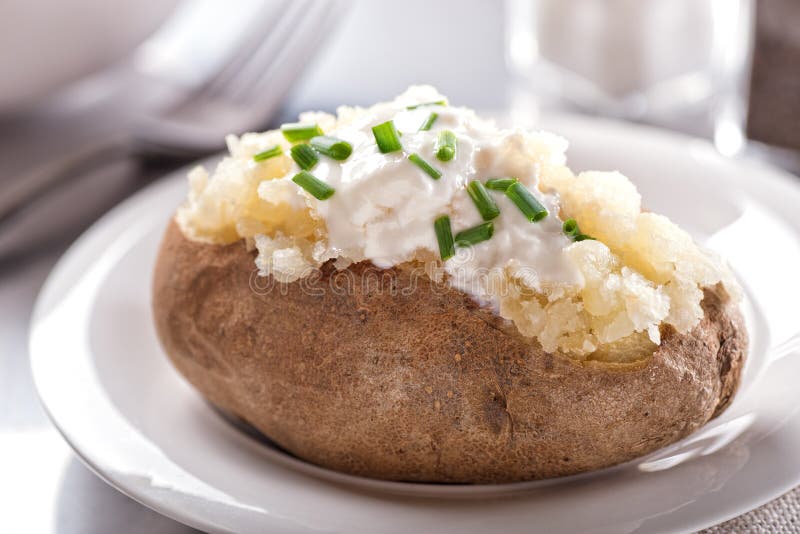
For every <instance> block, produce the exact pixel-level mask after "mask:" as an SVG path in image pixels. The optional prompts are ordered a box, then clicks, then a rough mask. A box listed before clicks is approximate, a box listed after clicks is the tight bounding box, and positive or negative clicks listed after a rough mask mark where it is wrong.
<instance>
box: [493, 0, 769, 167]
mask: <svg viewBox="0 0 800 534" xmlns="http://www.w3.org/2000/svg"><path fill="white" fill-rule="evenodd" d="M753 1H754V0H507V1H506V53H507V62H508V66H509V69H510V72H511V75H512V106H513V107H514V108H515V111H516V112H517V113H519V112H525V111H528V112H535V111H538V110H539V109H557V110H570V111H577V112H581V113H591V114H597V115H605V116H611V117H615V118H621V119H627V120H636V121H641V122H648V123H652V124H657V125H660V126H665V127H670V128H674V129H678V130H682V131H686V132H689V133H693V134H696V135H705V136H710V137H713V138H714V141H715V143H716V144H717V146H718V148H719V149H720V150H721V151H722V152H725V153H728V154H731V153H735V152H737V151H738V150H739V149H740V148H741V147H742V145H743V142H744V124H745V117H746V103H747V84H748V76H749V61H750V55H751V48H752V46H751V45H752V34H753V30H752V27H753V14H752V13H753Z"/></svg>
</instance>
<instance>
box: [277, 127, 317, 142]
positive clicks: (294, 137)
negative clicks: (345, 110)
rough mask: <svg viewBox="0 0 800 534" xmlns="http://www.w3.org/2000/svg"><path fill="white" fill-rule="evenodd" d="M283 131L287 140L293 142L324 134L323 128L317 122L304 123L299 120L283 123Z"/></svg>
mask: <svg viewBox="0 0 800 534" xmlns="http://www.w3.org/2000/svg"><path fill="white" fill-rule="evenodd" d="M281 132H282V133H283V136H284V137H285V138H286V140H287V141H289V142H291V143H296V142H298V141H306V140H308V139H311V138H312V137H316V136H318V135H323V134H324V132H323V131H322V128H320V127H319V125H317V124H303V123H299V122H293V123H289V124H282V125H281Z"/></svg>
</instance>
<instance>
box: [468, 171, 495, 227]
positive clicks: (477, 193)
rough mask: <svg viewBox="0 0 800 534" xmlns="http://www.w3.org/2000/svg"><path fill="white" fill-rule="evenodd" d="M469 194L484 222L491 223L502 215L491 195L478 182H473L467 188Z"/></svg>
mask: <svg viewBox="0 0 800 534" xmlns="http://www.w3.org/2000/svg"><path fill="white" fill-rule="evenodd" d="M467 193H469V197H470V198H471V199H472V202H473V203H474V204H475V207H476V208H478V212H479V213H480V214H481V217H483V220H484V221H491V220H492V219H494V218H495V217H497V216H498V215H500V208H498V207H497V204H495V202H494V199H493V198H492V197H491V196H490V195H489V191H487V190H486V188H485V187H483V184H482V183H480V182H479V181H478V180H472V181H471V182H470V183H469V185H468V186H467Z"/></svg>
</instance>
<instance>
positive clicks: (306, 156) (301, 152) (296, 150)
mask: <svg viewBox="0 0 800 534" xmlns="http://www.w3.org/2000/svg"><path fill="white" fill-rule="evenodd" d="M291 152H292V159H293V160H294V161H295V163H297V164H298V165H300V168H301V169H303V170H304V171H309V170H311V169H313V168H314V167H315V166H316V165H317V162H318V161H319V156H317V153H316V152H314V149H313V148H311V147H310V146H309V145H307V144H305V143H303V144H302V145H294V146H293V147H292V150H291Z"/></svg>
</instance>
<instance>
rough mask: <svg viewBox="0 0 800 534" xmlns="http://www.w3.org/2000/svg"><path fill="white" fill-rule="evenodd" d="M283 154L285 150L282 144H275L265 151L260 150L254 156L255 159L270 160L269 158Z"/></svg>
mask: <svg viewBox="0 0 800 534" xmlns="http://www.w3.org/2000/svg"><path fill="white" fill-rule="evenodd" d="M281 154H283V150H282V149H281V147H280V145H275V146H271V147H269V148H268V149H266V150H265V151H264V152H259V153H258V154H256V155H255V156H253V160H255V161H264V160H268V159H269V158H274V157H275V156H280V155H281Z"/></svg>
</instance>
